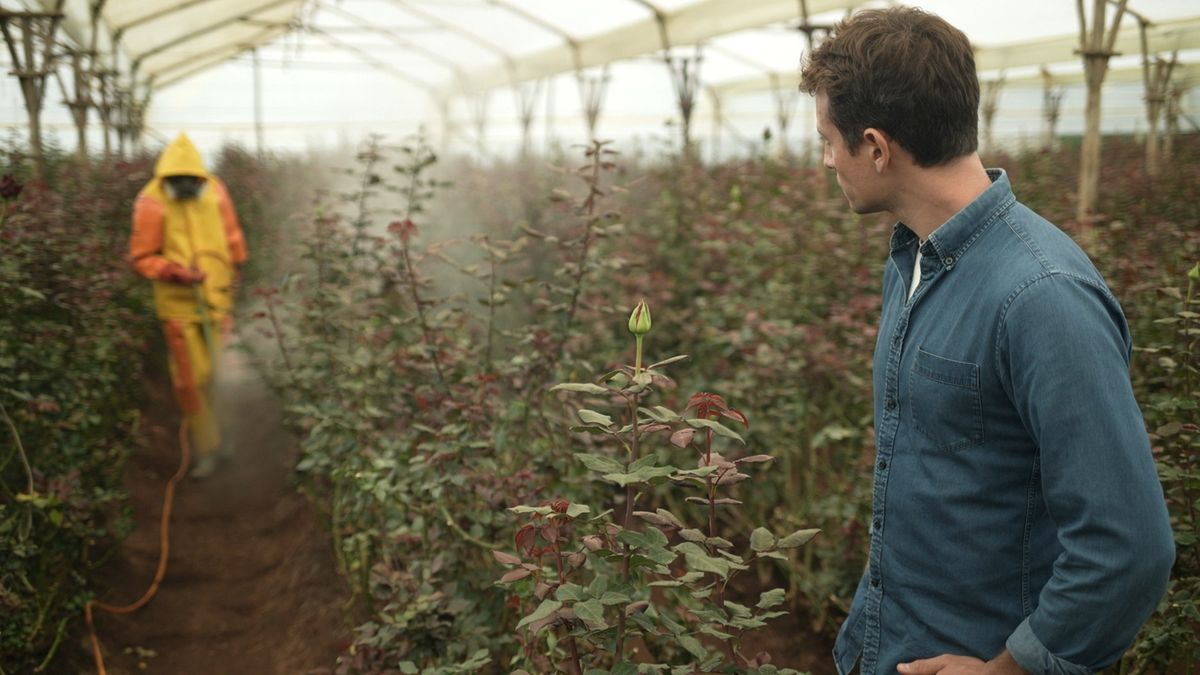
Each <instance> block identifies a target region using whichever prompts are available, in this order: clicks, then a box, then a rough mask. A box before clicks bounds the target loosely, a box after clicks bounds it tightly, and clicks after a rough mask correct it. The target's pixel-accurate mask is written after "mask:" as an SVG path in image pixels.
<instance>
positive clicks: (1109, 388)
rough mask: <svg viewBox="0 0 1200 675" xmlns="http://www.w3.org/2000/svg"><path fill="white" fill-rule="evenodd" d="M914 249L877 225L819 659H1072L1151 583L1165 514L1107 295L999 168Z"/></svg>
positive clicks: (879, 667)
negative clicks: (858, 433) (863, 374)
mask: <svg viewBox="0 0 1200 675" xmlns="http://www.w3.org/2000/svg"><path fill="white" fill-rule="evenodd" d="M988 174H989V177H990V178H991V179H992V185H991V186H990V187H989V188H988V189H987V190H986V191H985V192H984V193H983V194H982V195H980V196H979V197H978V198H977V199H976V200H975V201H973V202H972V203H971V204H969V205H968V206H967V207H966V208H964V209H963V210H962V211H960V212H959V213H957V214H956V215H955V216H954V217H953V218H951V219H950V220H948V221H947V222H946V223H945V224H943V225H942V226H941V227H940V228H938V229H937V230H936V231H935V232H934V233H933V234H932V235H931V236H930V237H929V240H928V241H927V242H925V244H924V245H923V247H922V248H921V254H922V257H923V260H922V262H921V268H920V271H921V284H920V286H919V287H918V288H917V291H916V293H915V294H913V296H912V298H911V299H908V298H907V291H908V288H909V284H910V282H911V275H912V273H913V266H914V262H915V258H916V251H917V244H918V240H917V237H916V235H914V234H913V232H912V231H911V230H910V229H908V228H907V227H906V226H905V225H904V224H903V223H901V224H898V225H896V228H895V231H894V233H893V236H892V246H891V255H890V257H889V259H888V261H887V267H886V270H885V272H884V280H883V314H882V318H881V323H880V330H879V337H878V342H877V344H876V347H875V362H874V402H875V431H876V446H877V448H878V450H877V453H878V454H877V457H876V462H875V467H874V492H873V506H872V523H871V548H870V555H869V559H868V565H867V569H866V570H865V572H864V574H863V577H862V580H861V581H860V582H859V586H858V590H857V592H856V593H855V596H854V602H853V604H852V606H851V610H850V615H849V616H848V617H847V619H846V622H845V623H844V624H843V626H842V628H841V631H840V633H839V634H838V639H837V643H836V646H835V648H834V658H835V661H836V665H837V668H838V671H839V672H841V673H843V675H844V674H845V673H849V672H850V671H851V670H852V669H853V667H854V665H855V663H856V662H858V660H859V658H860V657H861V664H860V665H861V672H862V673H863V674H864V675H867V674H872V673H895V672H896V665H897V664H898V663H903V662H907V661H912V660H915V659H920V658H930V657H934V656H938V655H941V654H943V653H947V654H960V655H965V656H974V657H977V658H980V659H983V660H985V661H986V660H989V659H991V658H993V657H995V656H996V655H997V654H998V653H999V652H1000V651H1001V650H1003V649H1005V648H1006V647H1007V649H1008V650H1009V652H1010V653H1011V654H1012V655H1013V657H1014V658H1015V659H1016V661H1017V663H1018V664H1020V665H1021V667H1022V668H1024V669H1025V670H1026V671H1029V672H1030V673H1035V674H1042V673H1062V674H1068V675H1076V674H1082V673H1088V672H1090V671H1092V670H1096V669H1099V668H1102V667H1105V666H1108V665H1110V664H1112V663H1113V662H1114V661H1116V660H1117V659H1118V658H1120V656H1121V654H1122V653H1123V652H1124V651H1125V650H1126V649H1127V648H1128V647H1129V645H1130V644H1131V643H1132V641H1133V638H1134V636H1135V634H1136V633H1137V631H1138V629H1139V628H1140V627H1141V625H1142V623H1143V622H1144V621H1145V620H1146V619H1147V618H1148V617H1149V616H1150V614H1151V613H1152V612H1153V611H1154V608H1155V606H1156V605H1157V604H1158V602H1159V600H1160V598H1161V597H1162V595H1163V592H1164V591H1165V589H1166V582H1167V577H1168V575H1169V573H1170V568H1171V565H1172V562H1173V561H1174V555H1175V550H1174V543H1173V538H1172V534H1171V526H1170V521H1169V519H1168V515H1167V510H1166V507H1165V504H1164V502H1163V493H1162V487H1161V485H1160V484H1159V481H1158V477H1157V475H1156V473H1155V468H1154V463H1153V460H1152V458H1151V454H1150V446H1149V442H1148V439H1147V435H1146V430H1145V426H1144V422H1143V419H1142V415H1141V412H1140V410H1139V409H1138V406H1137V402H1136V401H1135V400H1134V397H1133V390H1132V387H1131V385H1130V381H1129V373H1128V365H1129V356H1130V351H1131V340H1130V336H1129V329H1128V326H1127V325H1126V322H1125V317H1124V315H1123V314H1122V312H1121V307H1120V305H1119V304H1118V302H1117V300H1116V299H1115V298H1114V297H1113V295H1112V293H1111V292H1110V291H1109V289H1108V287H1107V286H1106V285H1105V283H1104V280H1103V279H1102V278H1101V277H1100V274H1099V273H1098V272H1097V271H1096V269H1095V267H1093V265H1092V263H1091V261H1090V260H1088V258H1087V256H1086V254H1084V252H1083V251H1082V250H1080V248H1079V247H1078V246H1077V245H1076V244H1075V243H1074V242H1073V241H1072V240H1071V239H1070V238H1069V237H1068V236H1067V235H1065V234H1064V233H1063V232H1062V231H1060V230H1059V229H1058V228H1056V227H1055V226H1053V225H1052V224H1050V223H1049V222H1047V221H1046V220H1045V219H1043V218H1041V217H1039V216H1038V215H1037V214H1035V213H1033V212H1032V211H1030V210H1029V209H1028V208H1026V207H1025V206H1023V205H1022V204H1020V203H1019V202H1017V201H1016V198H1015V197H1014V196H1013V193H1012V189H1011V187H1010V186H1009V181H1008V177H1007V176H1006V175H1005V173H1004V172H1003V171H997V170H989V171H988Z"/></svg>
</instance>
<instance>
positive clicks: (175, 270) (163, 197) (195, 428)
mask: <svg viewBox="0 0 1200 675" xmlns="http://www.w3.org/2000/svg"><path fill="white" fill-rule="evenodd" d="M129 256H130V260H131V262H132V264H133V266H134V269H136V270H137V272H138V273H139V274H141V275H142V276H144V277H146V278H147V279H150V280H151V281H152V282H153V284H154V304H155V308H156V311H157V313H158V318H159V320H160V321H162V324H163V333H164V334H165V335H166V339H167V347H168V349H169V351H170V359H171V361H170V370H171V380H172V382H173V384H174V388H175V397H176V399H177V400H178V401H179V407H180V409H181V410H182V412H183V414H184V419H185V420H186V421H187V422H188V425H189V427H190V429H191V442H192V450H193V453H194V456H195V460H194V463H193V467H194V468H193V469H192V475H193V476H196V477H203V476H207V475H209V474H211V473H212V471H213V469H214V468H215V466H216V459H217V458H216V454H215V453H216V451H217V449H218V447H219V446H220V444H221V436H220V431H219V430H218V426H217V420H216V416H215V414H214V412H213V401H212V392H211V389H212V379H213V369H214V368H215V366H216V357H217V354H219V353H220V342H221V338H222V336H223V333H224V332H225V331H226V330H228V328H229V327H230V325H231V323H230V322H231V319H230V314H229V312H230V311H231V310H232V308H233V286H234V283H235V281H236V279H237V276H238V270H239V269H240V267H241V265H242V263H244V262H245V261H246V244H245V240H244V238H243V237H242V229H241V225H240V224H239V223H238V218H237V213H236V212H235V211H234V208H233V203H232V201H230V199H229V193H228V191H226V189H225V185H224V184H223V183H222V182H221V181H220V180H219V179H217V177H216V176H213V175H212V174H210V173H208V171H206V170H205V168H204V162H203V161H202V160H201V159H200V152H199V151H198V150H197V149H196V146H195V145H193V144H192V141H191V140H190V139H189V138H188V137H187V135H186V134H180V135H179V137H178V138H176V139H175V140H174V141H172V142H171V144H170V145H168V146H167V148H166V150H164V151H163V153H162V156H161V157H159V159H158V164H157V165H156V166H155V168H154V178H153V179H151V180H150V182H149V183H147V184H146V186H145V187H144V188H142V191H141V192H140V193H138V197H137V201H136V202H135V203H134V207H133V235H132V236H131V237H130V242H129Z"/></svg>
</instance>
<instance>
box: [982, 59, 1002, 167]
mask: <svg viewBox="0 0 1200 675" xmlns="http://www.w3.org/2000/svg"><path fill="white" fill-rule="evenodd" d="M1003 88H1004V75H1003V74H1001V75H1000V78H999V79H996V80H989V81H987V82H984V83H983V104H982V105H981V106H980V111H981V112H982V113H983V149H984V151H985V152H989V153H990V152H991V151H992V150H993V149H995V139H994V137H993V136H992V121H993V120H994V119H995V118H996V109H997V107H998V103H999V100H1000V90H1001V89H1003Z"/></svg>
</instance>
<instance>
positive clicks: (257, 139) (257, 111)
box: [250, 47, 263, 160]
mask: <svg viewBox="0 0 1200 675" xmlns="http://www.w3.org/2000/svg"><path fill="white" fill-rule="evenodd" d="M250 60H251V61H252V62H253V64H254V149H255V151H256V152H257V154H258V159H259V160H261V159H262V158H263V111H262V64H261V63H260V62H259V60H258V47H255V48H254V49H251V50H250Z"/></svg>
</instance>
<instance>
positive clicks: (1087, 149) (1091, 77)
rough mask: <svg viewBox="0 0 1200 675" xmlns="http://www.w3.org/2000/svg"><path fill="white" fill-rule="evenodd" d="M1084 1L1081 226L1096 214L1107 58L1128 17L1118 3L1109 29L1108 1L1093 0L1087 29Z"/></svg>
mask: <svg viewBox="0 0 1200 675" xmlns="http://www.w3.org/2000/svg"><path fill="white" fill-rule="evenodd" d="M1083 2H1084V0H1076V9H1077V10H1078V13H1079V54H1080V55H1081V56H1082V57H1083V70H1084V74H1085V79H1086V81H1087V113H1086V116H1085V118H1084V131H1083V145H1082V147H1081V148H1080V154H1079V203H1078V204H1077V207H1076V211H1075V217H1076V219H1077V220H1078V221H1079V222H1080V223H1084V224H1086V223H1089V222H1090V221H1091V219H1092V215H1093V214H1094V213H1095V211H1096V202H1097V198H1098V196H1099V190H1100V88H1101V87H1102V86H1103V85H1104V76H1105V75H1107V74H1108V59H1109V58H1110V57H1112V56H1114V53H1113V45H1114V44H1115V43H1116V40H1117V33H1118V32H1119V30H1120V28H1121V17H1123V16H1124V15H1125V5H1126V3H1127V2H1128V0H1119V1H1118V2H1117V3H1116V5H1117V11H1116V14H1115V16H1114V17H1113V22H1112V26H1111V27H1106V23H1105V19H1104V11H1105V9H1106V7H1107V4H1108V3H1107V1H1106V0H1093V2H1092V26H1091V28H1090V29H1089V28H1088V26H1087V18H1086V16H1085V14H1084V9H1083Z"/></svg>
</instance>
